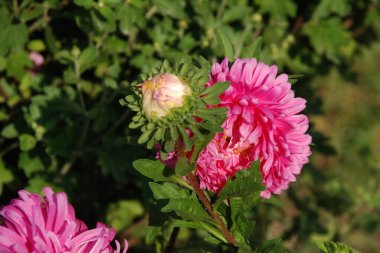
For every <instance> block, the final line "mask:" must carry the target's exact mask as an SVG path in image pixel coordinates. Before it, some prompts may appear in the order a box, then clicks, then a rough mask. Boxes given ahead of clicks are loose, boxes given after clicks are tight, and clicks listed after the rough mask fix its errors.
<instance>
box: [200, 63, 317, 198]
mask: <svg viewBox="0 0 380 253" xmlns="http://www.w3.org/2000/svg"><path fill="white" fill-rule="evenodd" d="M226 81H230V83H231V85H230V87H229V88H228V89H227V90H226V91H225V92H224V93H223V94H222V95H221V96H220V98H221V103H220V104H219V106H223V107H226V108H228V113H227V119H226V121H225V122H224V124H223V125H222V127H223V128H224V132H223V133H218V134H216V136H215V137H214V139H213V140H212V141H211V142H210V143H209V144H208V146H207V147H206V148H205V149H204V150H203V151H202V152H201V154H200V156H199V158H198V162H197V175H198V177H199V179H200V184H201V187H202V188H203V189H207V190H211V191H214V192H218V191H219V190H220V189H221V188H222V187H223V186H224V184H225V183H226V180H227V178H228V177H232V176H233V175H234V173H235V172H237V171H239V170H241V169H246V168H249V166H250V164H251V163H252V162H253V161H255V160H257V159H260V161H261V165H260V171H261V174H262V176H263V184H264V185H265V186H266V190H265V191H263V192H262V193H261V196H262V197H264V198H269V197H270V196H271V194H272V193H274V194H279V193H280V192H281V191H282V190H285V189H287V188H288V185H289V183H290V182H294V181H296V177H295V175H298V174H299V173H300V172H301V169H302V167H303V165H304V164H306V163H308V156H310V155H311V151H310V147H309V144H310V143H311V136H310V135H308V134H306V130H307V129H308V127H309V121H308V118H307V117H306V116H305V115H302V114H299V113H300V112H301V111H302V110H303V109H304V108H305V104H306V101H305V100H304V99H302V98H297V97H295V96H294V92H293V91H292V89H291V85H290V83H289V82H288V76H287V75H286V74H281V75H278V76H277V66H275V65H274V66H268V65H266V64H264V63H261V62H258V61H257V60H256V59H237V60H236V61H235V62H234V64H233V65H232V66H231V68H230V67H229V65H228V59H225V60H223V62H222V63H221V64H219V63H215V64H214V65H213V67H212V73H211V78H210V81H209V83H208V84H207V85H208V86H211V85H213V84H215V83H216V82H226Z"/></svg>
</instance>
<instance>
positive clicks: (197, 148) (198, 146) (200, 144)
mask: <svg viewBox="0 0 380 253" xmlns="http://www.w3.org/2000/svg"><path fill="white" fill-rule="evenodd" d="M214 136H215V133H213V132H211V133H210V134H208V135H206V136H205V138H204V139H203V140H200V139H198V140H196V141H195V142H194V151H193V154H192V155H191V158H190V162H195V161H196V160H197V159H198V156H199V154H200V152H201V151H202V150H203V149H204V148H205V147H206V146H207V144H209V143H210V141H211V140H212V139H213V138H214Z"/></svg>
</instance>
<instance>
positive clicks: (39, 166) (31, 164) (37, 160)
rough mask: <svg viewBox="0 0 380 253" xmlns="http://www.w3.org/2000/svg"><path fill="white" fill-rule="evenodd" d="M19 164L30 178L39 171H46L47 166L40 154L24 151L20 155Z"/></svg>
mask: <svg viewBox="0 0 380 253" xmlns="http://www.w3.org/2000/svg"><path fill="white" fill-rule="evenodd" d="M18 166H19V167H20V168H21V169H23V170H24V172H25V175H26V176H27V177H28V178H30V177H31V176H33V175H34V174H35V173H37V172H41V171H44V169H45V166H44V164H43V162H42V160H41V157H39V156H33V155H31V154H29V152H22V153H21V154H20V156H19V160H18Z"/></svg>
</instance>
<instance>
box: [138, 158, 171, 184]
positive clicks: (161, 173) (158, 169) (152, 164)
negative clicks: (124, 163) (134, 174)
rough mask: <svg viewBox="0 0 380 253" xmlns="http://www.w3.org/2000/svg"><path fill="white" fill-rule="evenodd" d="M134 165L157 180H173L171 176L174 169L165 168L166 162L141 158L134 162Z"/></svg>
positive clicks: (147, 175) (142, 172) (139, 170)
mask: <svg viewBox="0 0 380 253" xmlns="http://www.w3.org/2000/svg"><path fill="white" fill-rule="evenodd" d="M133 167H134V168H135V169H136V170H137V171H138V172H140V173H141V174H143V175H144V176H146V177H148V178H150V179H153V181H155V182H160V181H172V180H171V179H170V176H171V175H172V174H173V171H168V170H166V169H165V164H163V163H162V162H160V161H158V160H156V161H153V160H149V159H140V160H136V161H134V162H133Z"/></svg>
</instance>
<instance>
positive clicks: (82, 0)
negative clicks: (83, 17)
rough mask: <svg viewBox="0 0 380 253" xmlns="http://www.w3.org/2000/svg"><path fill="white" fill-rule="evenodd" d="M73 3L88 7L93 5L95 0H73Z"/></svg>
mask: <svg viewBox="0 0 380 253" xmlns="http://www.w3.org/2000/svg"><path fill="white" fill-rule="evenodd" d="M74 3H75V4H76V5H79V6H82V7H85V8H87V9H88V8H91V7H92V6H94V4H95V1H94V0H74Z"/></svg>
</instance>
